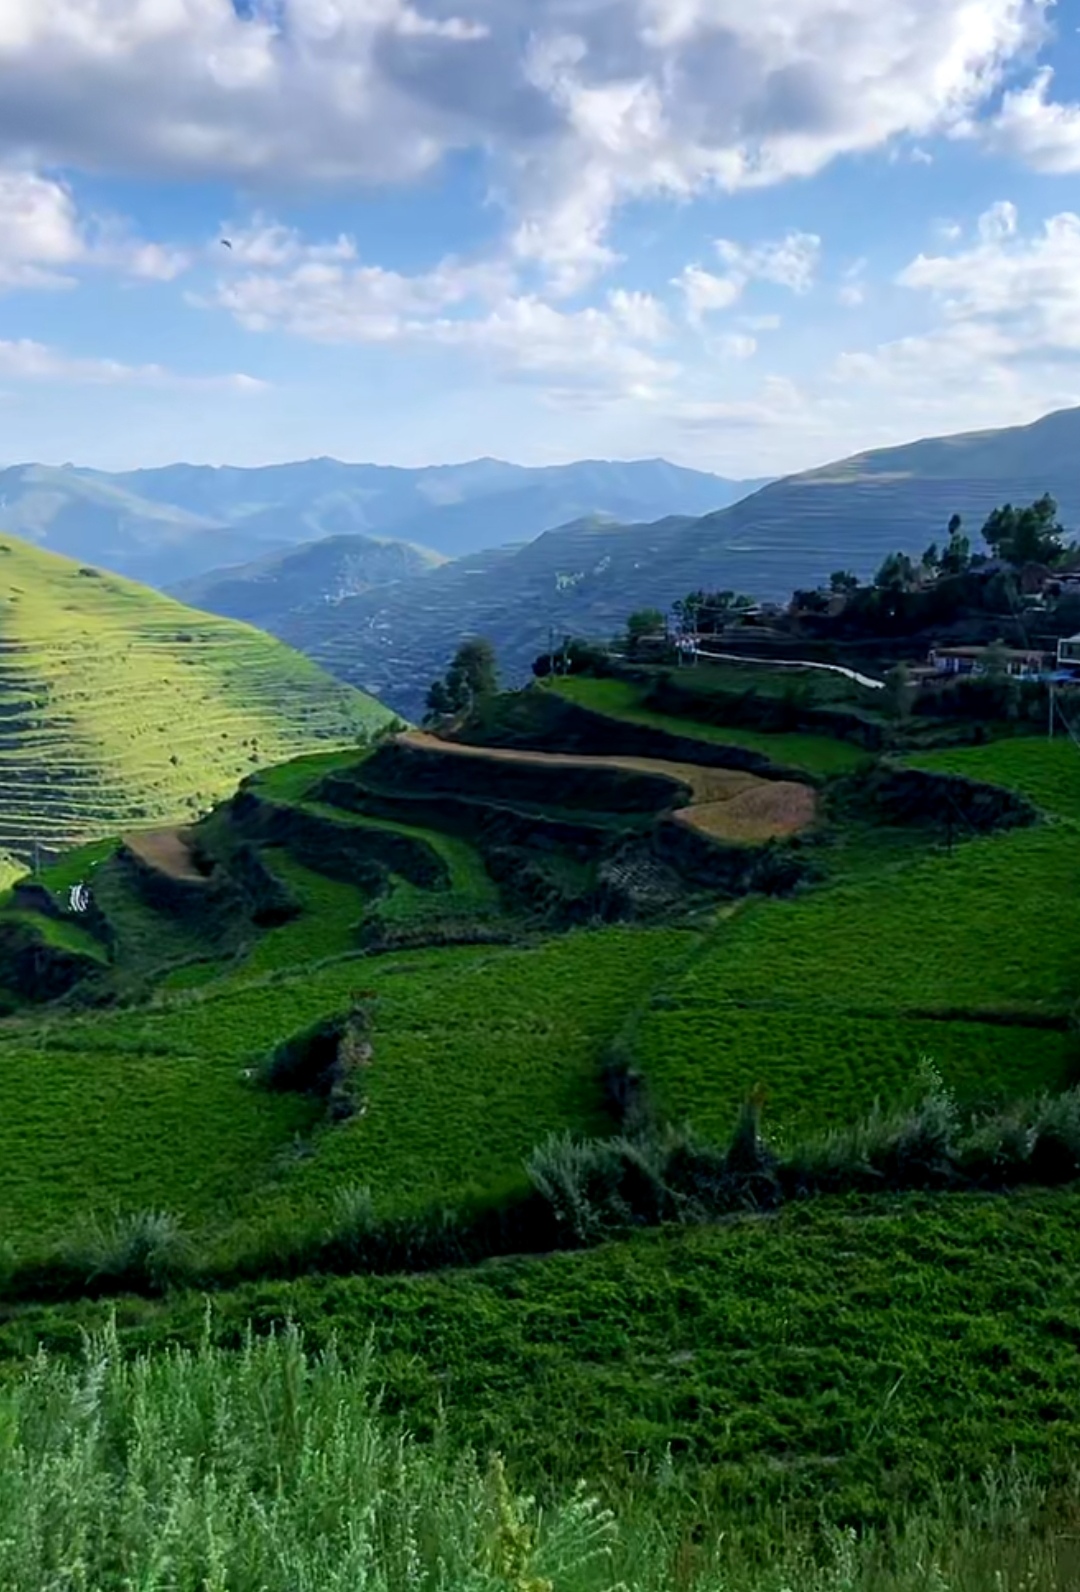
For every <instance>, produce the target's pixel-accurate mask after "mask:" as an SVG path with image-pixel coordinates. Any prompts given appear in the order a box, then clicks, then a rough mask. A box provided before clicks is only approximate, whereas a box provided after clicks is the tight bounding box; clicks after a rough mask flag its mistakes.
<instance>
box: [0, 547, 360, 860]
mask: <svg viewBox="0 0 1080 1592" xmlns="http://www.w3.org/2000/svg"><path fill="white" fill-rule="evenodd" d="M389 717H390V715H389V714H388V712H387V711H386V709H384V708H383V707H381V706H380V704H379V703H377V702H373V701H372V700H371V699H370V698H368V697H365V696H363V695H361V694H360V693H359V692H356V691H354V690H353V689H352V688H351V687H349V686H345V685H342V684H341V682H340V681H337V680H334V679H332V678H330V677H329V676H328V675H327V674H325V673H324V672H323V671H322V670H321V669H320V668H318V667H317V666H316V665H315V664H314V663H312V662H311V660H310V659H308V658H305V657H302V656H301V655H299V654H298V653H296V652H293V651H291V650H290V649H289V648H288V647H287V646H285V645H283V644H282V643H281V642H280V641H277V640H275V639H273V638H272V637H270V636H267V635H264V634H262V633H261V632H259V631H257V630H254V629H252V628H250V627H249V626H247V625H243V624H239V623H237V622H235V621H233V620H227V619H221V618H219V617H217V616H211V615H209V614H204V613H199V612H196V611H194V610H192V609H190V608H186V607H184V605H183V604H181V603H178V602H176V601H175V600H173V599H171V598H168V597H163V596H162V595H161V594H160V593H158V592H154V591H151V590H149V589H148V588H146V587H142V586H138V585H136V584H134V583H133V582H132V581H129V580H126V579H124V578H122V577H120V576H117V575H112V574H106V573H104V572H102V571H101V570H98V569H95V568H93V567H92V566H90V565H79V564H76V563H75V562H73V561H72V560H70V559H67V558H61V557H58V556H57V555H55V554H52V553H45V552H42V551H41V550H40V549H38V548H34V547H31V546H29V545H28V544H27V543H25V542H23V541H20V540H17V539H16V538H14V537H12V536H9V535H6V534H3V533H0V851H3V850H6V851H8V852H10V853H13V854H15V855H16V856H18V857H21V858H23V859H25V858H26V857H27V856H28V855H29V853H30V850H31V848H32V845H33V842H34V841H35V840H37V841H39V842H40V843H41V844H42V845H43V846H46V847H53V846H61V845H69V844H72V843H74V842H76V841H81V840H84V839H88V838H92V837H95V836H98V835H101V834H107V833H110V832H115V831H116V830H117V829H118V828H121V827H123V826H129V825H139V824H142V825H146V824H148V823H151V822H153V821H154V820H158V819H161V820H166V819H173V820H176V819H181V818H190V817H191V816H192V814H193V813H195V812H197V811H199V810H201V809H203V808H205V807H208V806H209V805H211V803H212V802H213V801H215V800H216V799H218V798H220V797H222V796H224V795H226V794H228V792H229V791H230V790H232V789H233V788H234V787H235V785H236V783H237V781H238V780H239V778H240V777H241V776H242V775H243V774H246V773H250V772H251V770H252V768H253V767H257V766H258V765H260V764H261V763H263V762H264V761H265V762H267V763H273V762H278V761H280V760H281V759H283V758H286V757H290V756H296V755H297V754H299V753H301V752H303V751H307V750H311V749H314V748H316V747H320V746H323V747H325V746H326V745H327V744H338V745H341V744H347V743H350V742H353V741H355V740H356V738H357V737H358V735H360V733H361V732H363V731H367V730H370V729H372V728H374V727H376V726H378V725H379V724H380V723H382V722H385V720H386V719H388V718H389Z"/></svg>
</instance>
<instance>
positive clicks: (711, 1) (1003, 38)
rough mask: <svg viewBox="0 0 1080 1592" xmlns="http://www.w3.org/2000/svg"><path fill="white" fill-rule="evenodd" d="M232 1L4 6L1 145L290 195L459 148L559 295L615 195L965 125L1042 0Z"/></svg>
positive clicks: (682, 188) (597, 239)
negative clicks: (484, 177)
mask: <svg viewBox="0 0 1080 1592" xmlns="http://www.w3.org/2000/svg"><path fill="white" fill-rule="evenodd" d="M242 10H243V14H241V8H239V7H237V6H234V4H233V3H232V0H168V3H166V0H49V3H47V4H46V3H43V0H4V4H3V8H2V13H0V153H2V152H3V151H5V150H6V151H7V152H9V153H11V154H16V155H18V156H19V157H20V158H22V157H27V158H31V159H35V160H37V161H38V162H39V163H40V164H41V165H43V166H48V165H49V164H50V163H58V164H60V165H65V164H66V165H71V166H74V167H77V168H85V169H93V170H98V171H103V170H108V171H127V172H132V171H134V172H138V173H143V174H147V173H149V174H152V175H155V176H183V177H192V176H205V175H212V176H213V177H215V178H217V179H221V178H223V177H224V178H226V179H230V178H231V179H233V180H240V181H243V182H244V183H245V184H248V185H256V184H264V185H268V186H277V187H280V186H282V185H290V184H291V185H294V186H296V187H306V186H309V185H311V184H312V183H321V182H357V181H360V182H368V181H371V182H398V181H407V180H409V179H411V178H414V177H416V176H418V175H420V174H422V173H424V172H427V171H429V170H430V169H431V168H432V167H434V166H435V165H436V164H437V163H438V162H439V161H440V160H441V159H442V158H443V157H444V156H445V155H446V154H447V153H449V152H452V151H457V150H470V151H474V152H477V153H479V154H480V155H482V156H483V157H485V158H486V159H487V160H488V163H489V168H490V172H491V180H492V184H493V190H494V191H495V192H496V193H497V194H498V195H500V196H501V197H502V199H503V201H504V202H505V204H506V205H507V206H508V207H509V208H510V210H511V212H512V217H513V219H512V222H511V225H510V237H511V240H512V249H513V252H514V255H515V257H516V258H517V259H518V260H519V261H521V262H523V263H531V262H536V263H538V264H540V265H541V266H543V267H544V268H545V269H546V270H547V271H548V272H549V278H550V279H549V291H552V292H555V293H572V292H575V291H577V290H578V289H579V288H581V287H582V286H583V285H585V284H586V283H587V282H588V281H589V280H590V279H591V278H592V277H593V276H595V275H596V274H597V273H598V272H600V271H603V270H604V269H606V268H607V267H609V266H610V265H611V264H612V263H613V262H614V259H615V254H614V251H613V250H612V247H611V244H610V241H609V238H608V225H609V221H610V219H611V216H612V213H613V211H614V210H615V209H616V208H617V207H618V206H619V205H620V204H622V203H623V202H625V201H627V200H629V199H634V198H640V197H647V196H655V195H665V194H666V195H673V196H679V197H685V196H688V195H691V194H694V193H698V192H701V191H703V190H705V189H709V188H713V189H720V190H725V191H734V190H736V189H739V188H743V187H747V186H754V185H757V186H760V185H763V184H768V183H775V182H779V181H782V180H783V179H785V178H787V177H791V176H809V175H812V174H813V173H814V172H816V171H819V170H820V169H821V168H822V167H824V166H825V165H826V164H827V163H828V162H829V161H831V160H833V159H835V158H836V157H837V156H841V155H844V154H850V153H856V152H859V151H864V150H869V149H874V148H882V147H886V146H888V145H890V143H891V142H892V141H894V140H897V139H908V140H917V139H919V138H920V137H926V136H930V135H932V134H935V133H938V132H941V131H948V130H949V129H950V128H955V127H960V126H962V125H963V124H964V123H965V121H967V122H970V121H971V120H973V119H975V118H977V116H978V114H979V112H980V110H981V109H982V108H983V106H984V105H985V103H986V101H987V99H988V97H989V95H990V94H991V93H992V92H993V91H994V89H995V88H996V87H997V86H998V85H999V84H1000V81H1001V78H1002V75H1003V71H1004V69H1005V67H1006V66H1007V65H1008V63H1009V62H1010V61H1012V60H1013V59H1014V58H1015V57H1016V56H1017V55H1018V54H1019V53H1020V52H1022V51H1023V50H1025V49H1027V48H1028V47H1030V45H1031V43H1032V41H1033V40H1034V39H1036V38H1038V37H1039V36H1040V32H1041V30H1042V27H1043V13H1044V0H891V3H890V4H888V5H881V4H874V3H870V0H798V3H793V0H758V3H757V4H755V5H754V6H746V5H743V4H740V3H737V0H572V3H571V0H498V3H497V4H496V3H495V0H416V3H409V0H249V3H248V4H247V5H246V6H245V7H243V8H242ZM1009 117H1012V120H1013V122H1017V120H1018V118H1020V102H1019V101H1018V100H1015V99H1013V100H1010V99H1007V100H1006V104H1005V108H1004V109H1003V111H1002V125H1003V129H1004V128H1005V126H1006V124H1007V122H1008V118H1009ZM1028 119H1029V121H1030V120H1031V117H1030V116H1029V118H1028ZM1045 120H1046V118H1045V116H1043V122H1044V123H1045ZM1029 142H1030V140H1029ZM1037 142H1038V141H1036V143H1037ZM1062 142H1067V140H1065V139H1064V135H1063V134H1062V135H1060V136H1059V137H1058V143H1059V144H1061V143H1062ZM1045 143H1046V139H1045V138H1044V139H1043V145H1045ZM1040 147H1042V146H1040ZM1040 158H1042V159H1043V160H1044V161H1046V160H1048V159H1049V158H1050V157H1049V156H1048V155H1046V154H1044V155H1043V156H1041V157H1040ZM1057 158H1058V159H1059V160H1060V159H1061V158H1063V157H1061V156H1059V157H1057ZM1060 169H1065V168H1060ZM1068 169H1072V168H1071V167H1070V168H1068Z"/></svg>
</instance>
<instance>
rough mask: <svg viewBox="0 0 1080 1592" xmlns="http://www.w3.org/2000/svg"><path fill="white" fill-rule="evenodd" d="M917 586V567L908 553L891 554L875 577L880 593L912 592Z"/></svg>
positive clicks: (875, 583)
mask: <svg viewBox="0 0 1080 1592" xmlns="http://www.w3.org/2000/svg"><path fill="white" fill-rule="evenodd" d="M914 584H915V566H914V564H913V563H912V562H911V559H910V558H909V557H908V555H907V554H906V553H890V554H889V555H888V557H887V558H885V559H884V560H883V562H882V565H881V568H880V569H879V570H878V572H877V574H876V575H875V576H874V585H875V586H876V587H877V588H878V590H879V591H910V589H911V587H912V586H914Z"/></svg>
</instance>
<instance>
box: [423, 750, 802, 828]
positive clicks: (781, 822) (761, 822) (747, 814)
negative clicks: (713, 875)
mask: <svg viewBox="0 0 1080 1592" xmlns="http://www.w3.org/2000/svg"><path fill="white" fill-rule="evenodd" d="M398 740H399V741H402V742H403V743H404V744H405V745H406V746H417V747H420V748H422V749H424V750H426V751H436V752H446V753H449V754H451V755H455V756H461V757H482V758H487V759H489V760H494V761H499V762H509V763H537V764H544V765H547V766H549V767H563V768H625V769H630V770H632V771H633V772H634V773H638V774H656V775H659V776H660V777H661V778H663V779H670V780H672V781H677V782H678V783H679V784H680V785H687V786H689V788H690V791H691V792H692V800H691V805H690V806H689V807H683V808H680V809H679V811H678V812H677V813H676V814H675V815H674V816H675V817H676V818H677V819H678V821H679V822H680V823H684V824H689V825H691V827H692V828H694V829H700V830H701V831H702V833H703V834H706V835H711V836H712V837H713V838H714V839H716V840H730V841H735V842H739V843H742V844H747V845H752V844H755V843H760V842H762V841H765V840H772V839H776V838H780V837H782V836H784V835H793V834H796V833H797V832H798V831H799V830H800V829H805V828H806V827H807V825H808V824H812V823H813V821H814V818H815V816H816V813H817V798H816V795H815V792H814V791H813V789H812V788H811V787H810V786H809V785H801V784H799V783H797V782H796V781H794V780H773V779H762V778H761V777H760V776H759V775H757V774H747V773H743V772H742V770H740V769H732V768H703V767H702V766H701V765H700V764H698V763H670V762H667V761H665V760H664V759H662V758H653V757H589V756H587V755H586V754H584V753H581V754H579V753H574V752H528V751H519V750H518V749H517V748H514V747H504V746H464V745H462V744H461V743H460V742H457V741H442V740H440V739H439V738H438V736H435V735H429V734H427V732H426V731H424V730H406V731H405V733H404V734H403V735H400V736H398Z"/></svg>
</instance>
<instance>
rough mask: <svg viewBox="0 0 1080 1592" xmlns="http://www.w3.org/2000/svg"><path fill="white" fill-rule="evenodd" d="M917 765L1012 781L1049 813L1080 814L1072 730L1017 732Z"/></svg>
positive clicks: (1078, 754) (1079, 754) (1079, 759)
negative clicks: (1047, 735)
mask: <svg viewBox="0 0 1080 1592" xmlns="http://www.w3.org/2000/svg"><path fill="white" fill-rule="evenodd" d="M910 761H911V762H912V764H913V765H914V766H915V767H916V768H926V769H930V770H931V771H932V772H934V773H938V774H963V775H964V776H965V777H966V778H967V779H981V780H985V781H986V782H987V784H989V785H1007V786H1008V787H1009V788H1010V789H1011V790H1017V791H1019V792H1020V793H1021V795H1023V796H1027V797H1028V798H1029V799H1030V800H1031V801H1033V802H1034V803H1035V804H1036V806H1038V807H1041V808H1043V810H1044V811H1045V812H1048V813H1058V814H1060V815H1062V816H1063V817H1066V818H1072V819H1080V746H1077V745H1076V743H1075V742H1074V741H1073V740H1071V739H1070V737H1069V736H1067V735H1064V734H1062V735H1060V736H1057V737H1055V738H1054V740H1052V741H1051V740H1047V739H1046V738H1045V737H1043V736H1035V735H1031V736H1016V737H1015V738H1012V739H1009V740H1001V741H990V742H988V743H987V745H985V746H962V747H951V748H949V749H948V750H947V751H941V752H928V753H926V754H925V755H923V756H920V757H915V758H912V759H910Z"/></svg>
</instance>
